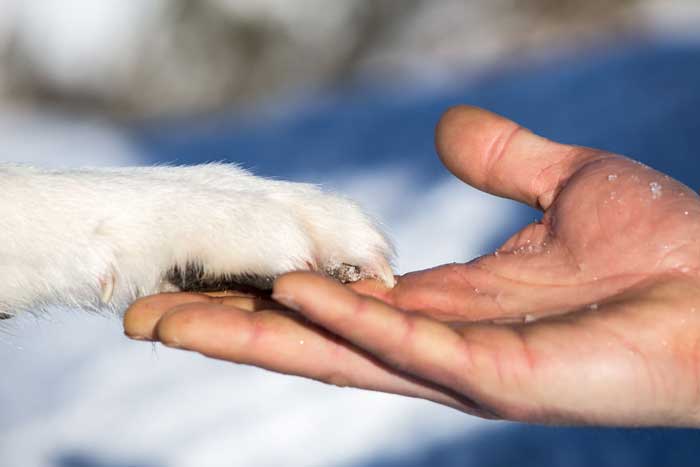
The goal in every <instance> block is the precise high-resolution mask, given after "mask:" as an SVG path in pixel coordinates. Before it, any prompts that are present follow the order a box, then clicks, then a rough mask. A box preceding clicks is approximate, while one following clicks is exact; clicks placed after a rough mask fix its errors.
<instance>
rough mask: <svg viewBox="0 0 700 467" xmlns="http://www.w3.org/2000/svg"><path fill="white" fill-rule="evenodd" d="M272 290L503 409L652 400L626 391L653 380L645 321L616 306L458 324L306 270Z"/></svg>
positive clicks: (560, 412) (542, 414) (521, 414)
mask: <svg viewBox="0 0 700 467" xmlns="http://www.w3.org/2000/svg"><path fill="white" fill-rule="evenodd" d="M274 295H275V296H278V297H279V298H280V299H281V300H282V301H288V302H289V303H290V306H294V307H296V308H297V309H298V310H299V311H300V313H302V314H304V315H305V316H307V317H308V318H309V319H311V320H313V321H315V322H317V323H319V324H320V325H321V326H323V327H326V328H328V329H329V330H331V331H332V332H335V333H337V334H338V335H340V336H342V337H344V338H346V339H347V340H349V341H350V342H351V343H353V344H355V345H357V346H358V347H360V348H363V349H365V350H367V351H368V352H370V353H371V354H372V355H374V356H375V357H376V358H378V359H380V360H381V361H383V362H385V363H386V364H388V365H390V366H392V367H395V368H398V369H400V371H403V372H406V373H410V374H413V375H414V376H416V377H417V378H421V379H425V380H428V381H434V382H435V383H437V384H439V385H440V386H443V387H447V388H452V389H453V390H455V392H457V393H461V394H465V395H467V396H468V397H469V398H470V400H473V401H476V403H477V404H478V405H479V407H481V408H484V409H486V410H488V411H489V412H491V413H494V414H497V416H498V417H503V418H507V419H512V420H520V421H529V422H540V423H562V422H566V423H612V424H629V423H631V422H633V421H634V420H640V417H636V414H638V412H639V410H638V408H639V406H640V404H642V405H646V404H647V401H644V400H643V398H642V399H635V397H630V391H633V389H632V388H635V387H637V386H638V385H639V382H640V381H643V382H648V378H649V364H650V362H649V360H648V356H644V355H642V353H641V352H639V351H638V350H637V349H636V346H635V344H631V342H634V341H635V337H634V334H631V335H630V333H629V332H628V331H629V329H634V328H635V327H636V326H637V325H639V324H644V325H645V326H646V325H648V324H649V323H648V322H645V323H639V322H634V321H632V322H630V320H631V318H632V316H631V315H630V314H627V313H625V311H624V310H622V309H620V308H619V307H617V308H615V309H612V308H611V309H610V310H608V309H604V307H601V308H600V309H598V310H586V311H585V312H583V313H576V314H574V315H570V316H567V317H562V318H559V319H556V320H543V321H538V322H534V323H530V324H527V325H522V324H521V325H516V326H504V325H493V324H476V325H469V326H466V327H464V328H462V329H460V330H459V332H457V331H455V330H452V329H450V328H449V327H447V326H446V325H444V324H441V323H439V322H437V321H433V320H430V319H427V318H423V317H419V316H414V315H408V314H406V313H404V312H401V311H399V310H396V309H394V308H392V307H390V306H388V305H386V304H385V303H383V302H380V301H378V300H375V299H373V298H370V297H366V296H361V295H358V294H356V293H354V292H353V291H351V290H349V289H347V288H345V287H342V286H340V285H338V284H335V283H333V282H331V281H328V280H327V279H325V278H322V277H319V276H314V275H309V274H308V273H293V274H288V275H285V276H282V277H281V278H280V279H278V280H277V282H276V283H275V287H274ZM635 311H636V310H635ZM604 315H605V316H604ZM609 316H612V317H613V318H612V319H607V318H608V317H609ZM630 324H631V328H630ZM648 334H652V335H653V334H654V332H652V331H650V332H649V333H648ZM660 348H662V346H661V345H659V344H658V343H657V344H655V350H657V349H660ZM653 358H657V357H656V356H654V357H653ZM659 358H660V359H661V360H660V361H659V364H660V367H661V368H665V367H669V366H670V365H671V363H670V362H671V358H672V353H670V352H665V354H664V355H662V356H661V357H659ZM611 388H617V389H618V391H612V392H611ZM635 410H636V411H637V412H635ZM652 412H653V411H652ZM646 415H648V414H645V416H646ZM658 415H659V414H658V413H656V414H651V416H658ZM659 420H661V419H660V418H656V419H653V418H650V419H647V420H644V423H658V422H659Z"/></svg>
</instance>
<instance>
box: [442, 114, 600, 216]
mask: <svg viewBox="0 0 700 467" xmlns="http://www.w3.org/2000/svg"><path fill="white" fill-rule="evenodd" d="M435 143H436V147H437V151H438V154H439V155H440V159H441V160H442V162H443V163H444V164H445V166H446V167H447V168H448V169H449V170H450V171H451V172H452V173H453V174H455V175H456V176H457V177H459V178H460V179H462V180H464V181H465V182H467V183H468V184H470V185H472V186H473V187H475V188H478V189H480V190H482V191H486V192H488V193H493V194H495V195H498V196H504V197H507V198H511V199H514V200H517V201H521V202H524V203H527V204H529V205H531V206H534V207H537V208H540V209H547V208H548V207H549V205H550V204H551V202H552V201H553V200H554V198H555V197H556V194H557V192H558V190H559V188H560V187H561V186H562V185H563V184H564V183H565V182H566V180H567V179H568V178H569V177H570V176H571V175H572V174H573V173H574V172H576V170H577V169H578V168H580V167H581V166H583V165H584V164H586V163H587V162H589V161H591V160H593V159H596V158H600V157H603V155H602V153H600V152H597V151H593V150H591V149H586V148H580V147H574V146H567V145H564V144H558V143H555V142H552V141H549V140H547V139H545V138H542V137H540V136H537V135H535V134H533V133H531V132H530V131H528V130H526V129H524V128H522V127H520V126H519V125H518V124H516V123H515V122H512V121H510V120H508V119H506V118H504V117H501V116H499V115H496V114H494V113H491V112H489V111H486V110H483V109H479V108H476V107H468V106H458V107H453V108H451V109H450V110H448V111H447V112H445V114H444V115H443V116H442V118H441V119H440V122H439V123H438V126H437V129H436V136H435Z"/></svg>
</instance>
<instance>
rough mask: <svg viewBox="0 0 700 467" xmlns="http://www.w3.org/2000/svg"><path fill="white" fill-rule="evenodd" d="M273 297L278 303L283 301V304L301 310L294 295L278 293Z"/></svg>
mask: <svg viewBox="0 0 700 467" xmlns="http://www.w3.org/2000/svg"><path fill="white" fill-rule="evenodd" d="M272 299H273V300H274V301H276V302H278V303H281V304H282V305H284V306H286V307H287V308H289V309H290V310H294V311H299V310H300V309H301V307H300V306H299V304H298V303H297V302H295V301H294V299H293V298H292V297H290V296H289V295H278V294H274V293H273V294H272Z"/></svg>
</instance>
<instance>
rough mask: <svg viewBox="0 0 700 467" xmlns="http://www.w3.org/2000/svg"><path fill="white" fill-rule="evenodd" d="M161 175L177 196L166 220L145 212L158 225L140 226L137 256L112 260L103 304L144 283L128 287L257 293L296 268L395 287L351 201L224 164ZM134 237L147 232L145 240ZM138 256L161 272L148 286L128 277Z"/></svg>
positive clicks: (379, 236)
mask: <svg viewBox="0 0 700 467" xmlns="http://www.w3.org/2000/svg"><path fill="white" fill-rule="evenodd" d="M170 169H171V172H168V173H164V172H158V173H157V175H158V176H159V177H160V178H161V180H164V181H165V180H168V182H172V181H177V182H178V183H181V184H182V186H183V188H182V189H180V190H179V191H178V194H177V195H175V196H172V197H171V198H170V207H169V212H162V211H161V212H153V211H150V212H149V211H148V210H146V213H147V214H148V215H149V216H151V219H159V220H158V221H154V220H150V221H147V222H145V225H144V228H143V229H142V235H141V237H142V238H143V239H144V240H143V241H142V242H141V245H140V247H139V248H137V249H136V251H137V252H138V254H137V255H129V254H120V255H118V256H119V258H120V261H119V262H118V265H117V266H116V267H113V268H112V269H111V270H110V272H109V273H108V274H106V276H105V277H104V278H102V279H101V280H100V290H101V292H100V296H101V298H102V300H103V302H105V301H106V302H108V301H109V300H110V299H111V298H112V297H113V294H114V291H115V290H116V289H118V288H119V287H120V284H127V288H128V289H134V284H137V285H138V284H147V285H146V286H145V287H143V286H137V287H136V288H137V289H139V287H140V289H141V293H139V295H140V294H143V293H144V292H145V293H150V292H152V291H153V280H155V281H156V282H157V285H156V286H155V291H177V290H194V291H208V290H225V289H230V288H232V287H237V286H241V285H242V286H252V287H255V288H258V289H263V290H264V289H270V288H271V287H272V282H273V281H274V279H275V278H276V277H277V276H279V275H280V274H284V273H286V272H290V271H297V270H311V271H318V272H320V273H323V274H326V275H328V276H331V277H334V278H336V279H338V280H340V281H342V282H353V281H357V280H360V279H365V278H375V279H378V280H380V281H382V282H383V283H384V284H385V285H386V286H388V287H392V286H393V285H394V276H393V272H392V269H391V259H392V256H393V250H392V247H391V245H390V243H389V241H388V240H387V238H386V236H385V235H384V234H383V233H382V232H381V230H380V229H379V228H378V226H377V224H376V223H375V222H374V221H373V220H372V219H371V218H370V217H369V216H368V215H366V214H365V213H364V212H363V211H362V209H361V208H360V207H359V206H358V205H357V204H355V203H354V202H352V201H351V200H348V199H346V198H343V197H341V196H338V195H335V194H331V193H326V192H324V191H322V190H321V189H320V188H318V187H316V186H314V185H308V184H302V183H293V182H285V181H277V180H269V179H263V178H259V177H255V176H253V175H251V174H250V173H248V172H246V171H243V170H241V169H239V168H237V167H234V166H229V165H221V164H212V165H206V166H195V167H183V168H176V169H173V168H170ZM151 170H154V169H151ZM168 177H169V178H168ZM161 183H162V182H161ZM166 184H167V183H166ZM154 191H155V192H157V191H159V190H155V189H154ZM150 196H154V195H153V194H151V195H150ZM156 196H158V195H156ZM161 196H162V195H161ZM154 203H156V204H157V202H156V200H154ZM141 212H143V211H141ZM143 232H150V239H148V240H146V237H148V236H149V234H146V233H143ZM128 241H129V239H128V238H124V239H122V240H120V241H118V243H119V244H123V243H124V242H128ZM132 241H133V239H132ZM145 250H147V251H148V253H146V252H145ZM132 251H134V250H132ZM141 252H143V253H141ZM139 258H147V259H148V260H149V261H150V263H151V264H159V265H160V266H159V273H158V274H157V277H155V279H154V278H153V277H151V278H148V277H138V274H137V276H136V277H128V275H129V274H130V272H134V271H136V272H137V273H140V272H141V271H142V270H143V269H144V268H146V269H148V268H147V266H146V265H144V264H143V262H142V261H140V260H139ZM129 262H133V264H129ZM149 284H150V285H149Z"/></svg>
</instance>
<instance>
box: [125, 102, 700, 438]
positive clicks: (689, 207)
mask: <svg viewBox="0 0 700 467" xmlns="http://www.w3.org/2000/svg"><path fill="white" fill-rule="evenodd" d="M437 147H438V152H439V154H440V156H441V158H442V160H443V162H444V163H445V165H446V166H447V167H448V168H449V169H450V170H451V171H452V172H453V173H454V174H455V175H457V176H458V177H459V178H461V179H462V180H464V181H465V182H467V183H469V184H471V185H473V186H475V187H476V188H479V189H481V190H484V191H487V192H490V193H493V194H497V195H500V196H505V197H509V198H512V199H515V200H518V201H522V202H525V203H528V204H530V205H532V206H536V207H538V208H541V209H542V210H543V211H544V215H543V218H542V220H541V222H538V223H534V224H531V225H529V226H527V227H526V228H524V229H523V230H522V231H521V232H519V233H518V234H516V235H515V236H514V237H513V238H511V239H510V240H509V241H508V242H506V244H505V245H503V246H502V247H501V248H499V250H498V251H497V252H496V253H494V254H491V255H487V256H484V257H481V258H478V259H477V260H475V261H472V262H470V263H467V264H451V265H445V266H440V267H437V268H434V269H430V270H427V271H421V272H415V273H410V274H407V275H405V276H403V277H400V278H399V279H398V283H397V285H396V287H395V288H393V289H385V288H383V287H382V286H381V285H379V284H378V283H376V282H371V281H366V282H362V283H357V284H354V285H353V286H352V287H346V286H342V285H339V284H337V283H335V282H333V281H330V280H328V279H325V278H323V277H320V276H318V275H315V274H311V273H292V274H288V275H286V276H283V277H281V278H279V279H278V280H277V282H276V283H275V287H274V295H273V296H274V297H275V298H276V299H277V300H278V301H279V302H282V303H284V304H286V305H287V306H288V307H290V308H293V309H295V310H297V311H298V313H299V315H296V314H291V313H289V312H286V311H284V310H279V309H274V308H275V307H276V308H280V307H279V306H272V307H270V306H268V304H266V303H261V302H258V303H257V304H251V303H252V302H246V303H244V304H240V303H238V304H236V303H233V302H232V301H231V300H232V299H230V298H229V299H214V298H208V297H204V296H200V295H193V294H166V295H161V296H154V297H148V298H146V299H143V300H141V301H139V302H137V303H136V304H134V306H133V307H132V308H131V309H130V310H129V311H128V312H127V315H126V317H125V330H126V332H127V334H128V335H130V336H138V337H141V338H146V339H157V340H160V341H162V342H164V343H165V344H166V345H171V346H176V347H181V348H185V349H189V350H194V351H198V352H201V353H203V354H205V355H208V356H211V357H215V358H222V359H226V360H230V361H235V362H241V363H248V364H253V365H257V366H261V367H264V368H268V369H271V370H274V371H280V372H284V373H291V374H297V375H301V376H306V377H310V378H314V379H318V380H321V381H325V382H330V383H334V384H339V385H352V386H357V387H361V388H367V389H374V390H380V391H386V392H392V393H398V394H404V395H408V396H412V397H420V398H425V399H430V400H433V401H436V402H439V403H442V404H446V405H450V406H452V407H456V408H459V409H461V410H464V411H466V412H470V413H475V414H477V415H481V416H486V417H496V418H507V419H513V420H522V421H530V422H541V423H582V424H606V425H675V426H698V425H700V414H699V412H700V331H699V329H700V326H699V325H700V312H698V311H697V310H700V278H699V272H700V200H699V199H698V197H697V195H696V194H695V193H694V192H693V191H691V190H690V189H688V188H687V187H685V186H683V185H681V184H680V183H678V182H676V181H674V180H672V179H670V178H668V177H666V176H664V175H663V174H660V173H658V172H656V171H653V170H652V169H650V168H648V167H645V166H643V165H640V164H638V163H635V162H634V161H631V160H629V159H625V158H622V157H620V156H615V155H611V154H607V153H604V152H601V151H596V150H593V149H588V148H580V147H572V146H565V145H561V144H557V143H553V142H550V141H547V140H545V139H543V138H540V137H537V136H535V135H533V134H531V133H530V132H528V131H526V130H523V129H520V128H519V127H518V126H517V125H515V124H514V123H513V122H510V121H508V120H505V119H503V118H501V117H498V116H496V115H494V114H491V113H489V112H486V111H482V110H479V109H474V108H466V107H459V108H455V109H452V110H450V111H449V112H447V113H446V114H445V116H444V117H443V119H442V120H441V122H440V124H439V126H438V130H437ZM226 300H228V302H227V301H226ZM235 300H239V301H240V299H235ZM259 308H263V311H258V312H256V313H250V312H249V311H245V310H246V309H259Z"/></svg>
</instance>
